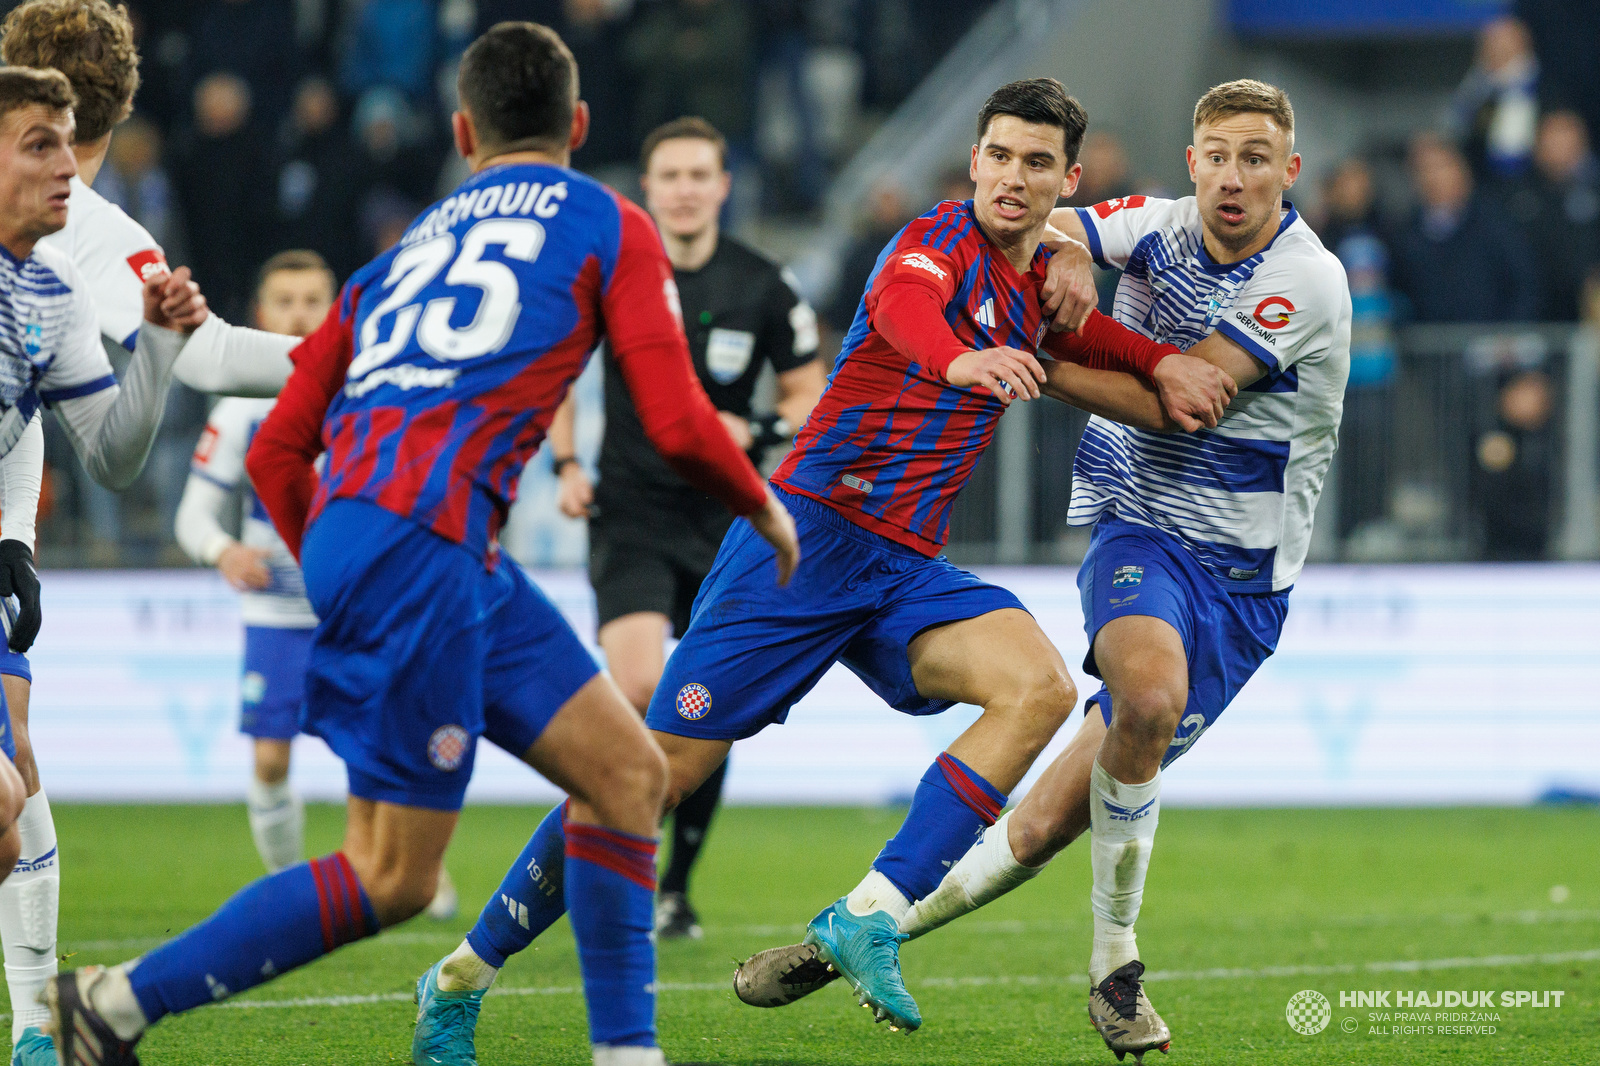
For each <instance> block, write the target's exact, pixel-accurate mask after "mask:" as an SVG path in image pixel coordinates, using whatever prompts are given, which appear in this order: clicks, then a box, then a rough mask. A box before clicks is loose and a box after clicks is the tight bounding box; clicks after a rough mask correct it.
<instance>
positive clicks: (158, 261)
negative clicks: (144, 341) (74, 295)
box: [72, 185, 168, 351]
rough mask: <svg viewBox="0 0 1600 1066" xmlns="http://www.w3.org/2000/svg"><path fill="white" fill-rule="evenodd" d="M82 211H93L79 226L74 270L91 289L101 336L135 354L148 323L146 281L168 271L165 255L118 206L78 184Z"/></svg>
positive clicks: (76, 201)
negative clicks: (135, 345)
mask: <svg viewBox="0 0 1600 1066" xmlns="http://www.w3.org/2000/svg"><path fill="white" fill-rule="evenodd" d="M85 193H87V194H88V195H84V194H85ZM80 200H81V201H83V203H82V204H80V203H79V201H80ZM80 206H81V207H87V208H89V211H88V212H87V213H86V217H85V219H84V221H83V223H82V224H81V225H78V226H75V227H74V229H75V231H76V232H75V234H74V248H73V256H72V258H73V265H74V266H76V267H77V268H78V272H79V273H80V274H81V275H82V276H83V280H84V284H85V285H86V286H87V287H88V292H89V298H90V301H91V302H92V303H93V304H94V309H95V314H96V316H97V318H98V321H99V325H100V332H101V333H104V334H105V335H106V336H107V337H110V338H111V339H112V340H114V341H116V342H117V343H118V344H120V345H122V346H123V347H124V348H126V349H128V350H129V351H132V350H133V343H134V337H135V335H137V334H138V332H139V326H140V324H141V323H143V322H144V283H145V279H147V278H151V277H159V276H160V275H162V274H166V273H167V272H168V267H167V256H166V253H165V252H163V251H162V250H161V246H160V245H159V244H157V243H156V240H155V238H154V237H152V236H150V231H149V230H147V229H145V228H144V227H143V226H141V225H139V223H137V222H135V221H134V220H133V219H132V218H130V217H128V215H127V213H126V212H124V211H123V210H122V209H121V208H120V207H118V206H117V205H116V204H113V203H110V202H109V201H106V200H104V199H103V198H100V197H99V195H98V194H97V193H95V192H94V191H93V190H92V189H79V188H78V187H77V186H76V185H75V186H74V187H73V193H72V209H73V210H74V211H77V210H79V208H80Z"/></svg>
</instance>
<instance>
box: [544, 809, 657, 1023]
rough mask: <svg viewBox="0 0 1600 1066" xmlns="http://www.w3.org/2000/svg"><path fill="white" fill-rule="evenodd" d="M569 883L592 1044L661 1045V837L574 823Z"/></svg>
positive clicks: (569, 848)
mask: <svg viewBox="0 0 1600 1066" xmlns="http://www.w3.org/2000/svg"><path fill="white" fill-rule="evenodd" d="M566 881H567V909H568V911H569V912H570V914H571V916H572V931H573V933H574V934H575V935H576V936H577V938H578V962H579V964H580V965H581V967H582V970H583V995H584V998H585V999H587V1000H588V1002H589V1039H590V1041H591V1042H592V1043H595V1044H609V1045H614V1046H615V1045H623V1046H630V1045H631V1046H634V1047H654V1046H655V1044H656V993H655V981H656V945H655V942H654V941H653V940H652V939H651V931H652V929H653V927H654V924H655V921H654V919H655V895H656V842H655V841H654V840H650V839H648V838H646V837H636V836H633V835H632V834H630V833H621V832H618V831H617V830H615V829H603V828H601V827H600V826H597V825H584V824H582V823H578V822H569V823H567V870H566Z"/></svg>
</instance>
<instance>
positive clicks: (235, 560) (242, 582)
mask: <svg viewBox="0 0 1600 1066" xmlns="http://www.w3.org/2000/svg"><path fill="white" fill-rule="evenodd" d="M269 555H270V553H269V552H268V551H267V550H266V549H265V548H252V547H250V546H249V545H246V544H230V545H228V546H227V547H226V548H223V549H222V554H221V555H219V556H217V569H218V570H220V571H221V572H222V576H223V577H224V578H226V579H227V581H228V584H230V585H232V586H233V587H234V588H236V589H238V590H239V591H240V592H254V591H258V590H260V589H264V588H266V587H267V586H268V585H270V584H272V571H271V570H268V569H267V558H268V556H269Z"/></svg>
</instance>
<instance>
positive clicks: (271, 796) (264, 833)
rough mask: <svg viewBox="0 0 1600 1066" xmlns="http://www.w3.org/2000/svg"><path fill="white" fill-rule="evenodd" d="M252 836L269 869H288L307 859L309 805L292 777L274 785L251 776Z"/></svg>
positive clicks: (271, 870) (272, 870) (275, 871)
mask: <svg viewBox="0 0 1600 1066" xmlns="http://www.w3.org/2000/svg"><path fill="white" fill-rule="evenodd" d="M247 796H248V803H249V810H250V835H251V836H252V837H254V838H255V842H256V851H257V852H259V853H260V855H261V861H262V862H264V863H266V865H267V872H268V873H269V874H275V873H277V872H278V871H279V870H287V869H288V868H289V867H291V866H294V865H297V864H298V863H300V862H302V861H304V859H305V839H306V808H305V804H304V803H302V802H301V801H300V796H299V795H298V794H297V793H296V792H295V790H294V786H292V785H290V784H289V779H288V778H284V779H283V780H282V781H279V782H278V783H277V784H275V785H266V784H262V783H261V782H260V781H258V780H257V779H256V778H254V777H252V778H251V779H250V790H249V792H248V793H247Z"/></svg>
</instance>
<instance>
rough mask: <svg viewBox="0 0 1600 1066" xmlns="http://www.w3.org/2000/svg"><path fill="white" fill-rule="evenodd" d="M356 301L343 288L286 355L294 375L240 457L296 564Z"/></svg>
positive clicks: (348, 354)
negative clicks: (325, 421)
mask: <svg viewBox="0 0 1600 1066" xmlns="http://www.w3.org/2000/svg"><path fill="white" fill-rule="evenodd" d="M359 301H360V289H358V288H356V287H355V286H353V285H350V284H348V283H347V284H346V285H345V288H344V292H342V293H341V294H340V296H339V299H338V300H337V301H335V303H334V305H333V307H332V308H330V309H329V310H328V317H327V318H325V319H323V320H322V325H320V326H318V327H317V328H316V329H315V330H314V331H312V333H311V335H310V336H308V337H306V339H305V340H303V341H301V342H300V345H299V347H297V348H296V349H295V350H294V351H293V352H292V353H290V356H289V359H290V361H291V362H293V363H294V372H293V373H291V374H290V375H289V380H288V382H286V383H285V384H284V386H283V392H281V393H280V394H279V395H278V404H277V406H276V407H274V408H273V409H272V413H271V414H269V415H267V417H266V419H265V420H264V421H263V422H262V423H261V428H260V429H258V430H256V436H255V440H254V441H252V442H251V444H250V450H249V451H248V452H246V453H245V470H246V472H247V473H248V474H249V476H250V483H251V485H252V486H253V487H254V488H255V492H256V499H258V500H260V501H261V505H262V506H263V507H265V508H266V510H267V515H268V516H269V517H270V518H271V519H272V524H273V526H274V527H276V528H277V530H278V535H279V536H280V537H282V538H283V542H284V544H285V545H287V546H288V548H289V551H290V552H291V553H292V554H293V555H294V557H295V558H296V559H299V558H300V541H301V539H302V538H303V537H304V536H305V530H306V520H307V518H309V517H310V515H311V504H312V501H313V499H314V498H315V496H316V492H317V472H316V460H317V456H319V455H321V454H322V422H323V419H324V418H325V417H326V416H327V414H328V405H329V404H331V403H332V402H333V398H334V397H335V396H336V395H338V393H339V389H340V388H341V387H342V386H343V385H344V382H345V377H346V376H347V375H348V374H349V372H350V360H351V358H352V357H353V356H354V354H355V335H354V328H355V314H356V304H357V303H358V302H359Z"/></svg>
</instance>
